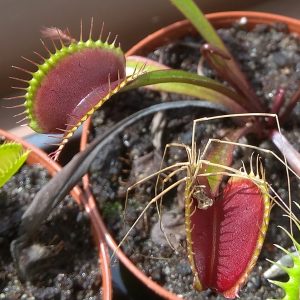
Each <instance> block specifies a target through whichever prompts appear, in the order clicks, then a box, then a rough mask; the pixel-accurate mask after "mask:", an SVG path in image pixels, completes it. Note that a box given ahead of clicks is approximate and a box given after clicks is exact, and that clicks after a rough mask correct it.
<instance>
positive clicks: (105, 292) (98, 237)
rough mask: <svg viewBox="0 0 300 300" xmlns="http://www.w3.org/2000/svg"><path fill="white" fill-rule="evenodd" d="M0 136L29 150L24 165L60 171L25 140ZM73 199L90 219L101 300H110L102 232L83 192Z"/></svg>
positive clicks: (6, 134) (74, 191)
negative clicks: (100, 277)
mask: <svg viewBox="0 0 300 300" xmlns="http://www.w3.org/2000/svg"><path fill="white" fill-rule="evenodd" d="M0 136H4V137H5V139H6V140H10V141H15V142H18V143H20V144H22V145H23V147H24V148H25V149H30V150H31V152H30V154H29V156H28V159H27V160H26V163H27V164H29V165H33V164H40V165H41V166H43V167H44V168H45V169H46V170H47V171H48V172H49V173H50V174H51V176H54V175H55V173H56V172H58V171H59V170H60V169H61V166H60V165H59V164H57V163H56V162H54V161H53V160H51V159H50V158H49V157H48V156H47V154H46V153H45V152H43V151H42V150H40V149H39V148H36V147H35V146H33V145H31V144H29V143H28V142H26V141H25V140H23V139H21V138H19V137H17V136H14V135H13V134H11V133H9V132H7V131H4V130H2V129H0ZM70 194H71V196H72V197H73V199H74V200H75V201H76V202H77V204H78V205H84V206H85V209H86V210H87V212H88V214H89V215H90V218H91V223H92V225H93V230H94V232H95V242H96V243H97V246H98V249H99V258H100V262H101V263H100V267H101V273H102V299H105V300H111V299H112V284H111V272H110V259H109V253H108V249H107V246H106V243H105V242H104V236H103V233H102V231H99V229H98V228H99V226H98V224H97V222H95V218H94V209H92V208H91V207H90V205H89V203H88V201H87V198H86V197H85V196H84V194H83V191H82V190H81V189H80V188H79V187H78V186H76V187H74V188H73V189H72V191H71V192H70Z"/></svg>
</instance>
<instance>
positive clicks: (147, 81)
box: [121, 56, 246, 113]
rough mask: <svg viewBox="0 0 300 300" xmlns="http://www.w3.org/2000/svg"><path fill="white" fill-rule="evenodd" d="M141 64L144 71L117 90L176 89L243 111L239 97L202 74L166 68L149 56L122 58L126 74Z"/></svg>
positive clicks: (188, 94) (131, 72)
mask: <svg viewBox="0 0 300 300" xmlns="http://www.w3.org/2000/svg"><path fill="white" fill-rule="evenodd" d="M145 64H146V65H145ZM142 66H145V72H144V73H143V74H141V75H139V76H138V77H137V78H136V79H135V80H133V81H132V82H130V83H129V84H128V85H127V86H125V87H124V88H123V89H122V90H121V91H125V90H129V89H134V88H138V87H142V86H148V88H151V89H153V90H156V91H163V92H170V93H178V94H182V95H187V96H191V97H194V98H198V99H201V100H206V101H210V102H213V103H218V104H221V105H224V106H225V107H227V108H228V110H229V111H230V112H236V113H242V112H246V110H245V108H243V107H242V105H241V104H240V100H241V99H242V97H241V96H240V95H238V94H236V93H235V92H234V91H233V90H231V89H230V88H228V87H226V86H225V85H223V84H221V83H219V82H217V81H215V80H213V79H210V78H208V77H205V76H199V75H197V74H193V73H189V72H186V71H181V70H173V69H168V68H167V67H166V66H164V65H162V64H159V63H157V62H154V61H152V60H150V59H145V58H142V57H137V56H134V57H129V58H128V59H127V61H126V75H127V76H128V75H132V74H133V73H134V72H135V71H134V70H137V69H139V68H142Z"/></svg>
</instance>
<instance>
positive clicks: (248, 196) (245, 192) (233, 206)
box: [186, 175, 270, 298]
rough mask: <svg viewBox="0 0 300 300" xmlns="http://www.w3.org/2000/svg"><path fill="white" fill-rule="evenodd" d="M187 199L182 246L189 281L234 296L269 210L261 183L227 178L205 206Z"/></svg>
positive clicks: (251, 261) (257, 250)
mask: <svg viewBox="0 0 300 300" xmlns="http://www.w3.org/2000/svg"><path fill="white" fill-rule="evenodd" d="M249 177H250V175H249ZM206 192H207V190H206ZM188 202H190V206H189V207H190V209H188V210H187V212H186V225H187V235H188V244H189V245H188V250H189V258H190V261H191V265H192V269H193V271H194V274H195V286H196V288H198V289H200V290H203V289H207V288H211V289H214V290H216V291H217V292H219V293H222V294H223V295H224V296H225V297H228V298H234V297H236V296H237V294H238V291H239V289H240V287H241V285H243V283H244V282H245V280H246V279H247V276H248V274H249V272H250V271H251V270H252V268H253V267H254V265H255V262H256V260H257V257H258V255H259V253H260V250H261V247H262V244H263V241H264V237H265V233H266V230H267V226H268V220H269V212H270V202H269V197H268V194H267V189H266V185H265V184H262V185H261V186H258V185H257V184H255V183H254V182H253V180H251V179H248V178H237V177H232V178H231V179H230V180H229V182H228V183H227V185H226V187H225V188H224V190H223V191H222V193H221V194H220V195H219V197H217V199H215V203H214V204H213V205H212V206H211V207H209V208H208V209H206V210H204V209H199V208H196V207H197V201H196V199H193V198H191V199H188ZM187 206H188V204H187V205H186V207H187ZM193 211H194V212H193ZM192 212H193V213H192ZM189 238H190V240H189Z"/></svg>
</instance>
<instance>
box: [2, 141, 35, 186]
mask: <svg viewBox="0 0 300 300" xmlns="http://www.w3.org/2000/svg"><path fill="white" fill-rule="evenodd" d="M28 154H29V151H24V149H23V147H22V145H21V144H17V143H5V144H2V145H0V188H1V187H2V186H3V185H4V184H5V183H6V182H7V181H8V180H9V179H10V178H11V177H12V176H13V175H14V174H15V173H16V172H17V171H18V170H19V168H20V167H21V166H22V165H23V163H24V162H25V161H26V159H27V157H28Z"/></svg>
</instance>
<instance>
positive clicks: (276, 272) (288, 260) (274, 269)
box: [264, 251, 299, 279]
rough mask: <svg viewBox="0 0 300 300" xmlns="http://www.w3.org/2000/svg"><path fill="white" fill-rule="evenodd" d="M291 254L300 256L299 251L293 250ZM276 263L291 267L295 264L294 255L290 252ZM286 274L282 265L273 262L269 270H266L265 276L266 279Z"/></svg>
mask: <svg viewBox="0 0 300 300" xmlns="http://www.w3.org/2000/svg"><path fill="white" fill-rule="evenodd" d="M291 255H293V256H298V255H299V253H298V252H297V251H295V252H292V253H291ZM276 263H277V264H279V265H281V266H283V267H287V268H291V267H293V265H294V262H293V259H292V257H291V256H290V255H288V254H286V255H284V256H282V257H281V258H280V259H279V260H278V261H277V262H276ZM284 274H286V272H285V271H284V270H283V269H282V268H280V266H278V265H275V264H273V265H272V266H271V267H270V268H269V269H268V270H267V271H265V272H264V277H265V278H266V279H274V278H276V277H279V276H282V275H284Z"/></svg>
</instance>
